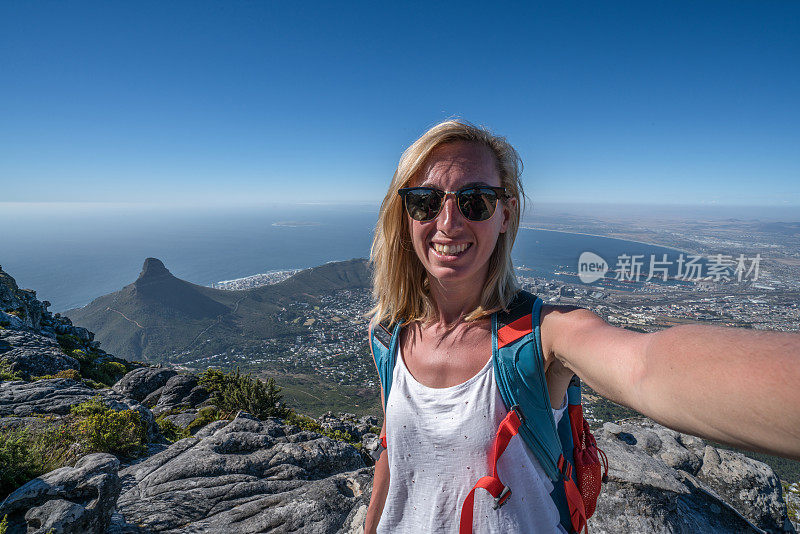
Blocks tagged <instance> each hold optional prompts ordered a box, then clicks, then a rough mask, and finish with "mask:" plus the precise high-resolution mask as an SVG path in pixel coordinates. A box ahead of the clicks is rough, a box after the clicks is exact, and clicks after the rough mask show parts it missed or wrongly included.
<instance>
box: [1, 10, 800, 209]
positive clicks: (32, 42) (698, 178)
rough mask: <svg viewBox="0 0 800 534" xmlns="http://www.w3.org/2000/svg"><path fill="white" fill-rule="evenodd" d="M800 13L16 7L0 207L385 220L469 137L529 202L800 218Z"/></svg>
mask: <svg viewBox="0 0 800 534" xmlns="http://www.w3.org/2000/svg"><path fill="white" fill-rule="evenodd" d="M798 58H800V2H791V1H733V0H731V1H725V2H715V1H703V2H673V1H669V2H586V3H573V2H550V3H536V4H532V3H519V4H499V5H496V6H489V5H488V3H474V4H470V3H467V2H453V3H447V2H442V3H427V2H426V3H413V4H403V5H397V6H388V7H385V6H383V5H381V4H380V3H377V2H369V3H346V4H345V3H342V4H339V3H332V2H326V3H319V4H317V5H314V4H313V3H302V4H300V3H293V2H254V1H248V2H236V1H231V2H202V1H193V2H146V1H139V2H117V1H110V2H107V1H103V2H77V1H76V2H60V1H59V2H49V1H42V2H3V3H2V4H0V202H15V203H19V202H22V203H29V202H104V203H119V202H133V203H139V202H141V203H167V204H172V205H181V204H186V205H192V206H196V205H239V204H260V203H270V202H281V203H289V204H290V203H301V202H312V203H314V202H343V201H359V202H367V203H370V202H377V201H378V200H379V199H380V198H381V197H382V196H383V194H384V192H385V188H386V186H387V184H388V181H389V179H390V177H391V174H392V172H393V170H394V167H395V165H396V163H397V160H398V158H399V156H400V153H401V152H402V150H403V149H404V148H405V147H406V146H407V145H408V144H409V143H411V142H412V141H413V140H414V138H416V137H417V136H418V135H419V134H421V133H422V132H423V131H424V130H425V129H427V128H428V127H430V126H431V125H433V124H434V123H436V122H438V121H440V120H443V119H445V118H448V117H452V116H458V117H462V118H464V119H467V120H469V121H472V122H474V123H478V124H482V125H486V126H488V127H489V128H491V129H492V130H494V131H496V132H497V133H500V134H503V135H506V136H507V137H508V138H509V140H510V141H511V142H512V143H513V144H514V145H515V146H516V147H517V149H518V150H519V152H520V154H521V155H522V157H523V160H524V162H525V174H524V177H525V184H526V187H527V191H528V193H529V195H530V196H531V197H532V198H533V199H534V201H535V202H566V203H570V202H601V203H637V204H643V203H656V204H675V203H677V204H700V205H703V204H716V205H742V204H745V205H749V204H754V205H774V206H783V207H787V206H798V207H800V148H799V147H800V105H798V101H799V100H800V99H798V95H800V67H798V65H800V61H799V60H798Z"/></svg>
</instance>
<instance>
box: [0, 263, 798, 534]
mask: <svg viewBox="0 0 800 534" xmlns="http://www.w3.org/2000/svg"><path fill="white" fill-rule="evenodd" d="M0 310H3V311H0V325H2V326H0V437H2V436H3V433H4V432H10V431H12V430H15V429H16V430H19V429H33V430H35V429H37V428H38V429H41V428H43V427H47V428H58V427H59V425H64V424H66V421H68V420H69V418H70V417H73V416H71V415H70V413H71V410H72V408H73V407H74V406H76V405H81V404H82V403H85V402H86V401H88V400H90V399H97V400H99V401H100V402H101V403H102V404H103V405H104V406H105V407H107V408H109V409H111V410H113V411H115V412H119V413H123V412H127V411H132V412H135V413H136V414H138V420H140V421H141V423H142V425H143V426H142V428H143V436H142V440H143V443H145V444H146V446H145V448H144V449H143V450H139V451H138V452H137V453H136V454H110V453H106V452H85V453H84V452H82V451H78V453H77V454H76V458H75V459H73V460H71V461H70V462H68V464H67V465H65V466H63V467H59V468H57V469H54V470H51V471H49V472H47V473H44V474H42V475H41V476H38V477H36V478H34V479H32V480H30V481H28V482H27V483H21V485H20V486H19V487H17V488H16V489H14V490H13V491H11V492H10V494H9V495H8V496H7V498H6V499H5V500H4V501H3V502H2V503H1V504H0V520H2V518H3V517H6V521H7V530H6V534H17V533H23V532H25V533H42V534H44V533H48V532H52V533H54V534H59V533H73V532H74V533H118V534H123V533H145V532H164V533H179V532H180V533H195V532H196V533H219V532H236V533H240V532H241V533H249V532H309V533H356V532H361V528H362V525H363V521H364V517H365V514H366V508H367V504H368V502H369V496H370V492H371V485H372V467H371V465H372V457H371V454H370V453H371V452H374V450H375V449H376V447H377V436H376V435H375V433H374V432H375V430H376V428H375V427H376V426H377V425H378V423H379V421H378V420H377V419H376V418H374V417H363V418H356V417H355V416H352V415H347V414H339V415H333V414H326V415H325V416H323V417H321V418H319V419H318V420H312V419H310V418H303V417H296V416H292V417H283V418H276V417H267V418H264V419H262V420H260V419H258V418H256V417H254V416H252V415H250V414H249V413H247V412H244V411H240V412H239V413H237V414H233V415H230V416H227V417H224V418H222V419H216V420H213V418H212V419H208V418H207V417H206V416H207V414H208V407H209V406H211V405H212V399H211V396H210V395H209V392H208V391H207V390H206V389H205V388H204V387H203V386H202V385H201V384H200V383H199V381H198V377H197V376H196V375H187V374H178V373H177V372H175V371H174V370H171V369H166V368H159V367H147V366H144V365H140V364H131V363H130V362H125V363H121V362H119V361H118V360H116V359H114V358H113V356H110V355H106V354H105V353H103V352H102V351H100V350H99V347H98V346H97V344H96V342H94V341H93V335H92V334H91V333H90V332H87V331H85V330H84V329H80V328H78V327H74V326H72V325H71V324H69V321H68V320H66V319H64V318H60V317H57V316H53V315H51V314H49V312H47V305H46V303H42V302H39V301H38V300H36V298H35V294H33V293H32V292H26V291H22V290H19V288H17V287H16V284H15V283H13V279H11V278H10V277H9V276H8V275H6V274H5V273H3V272H2V270H0ZM59 336H61V337H59ZM65 336H66V337H65ZM65 340H67V341H68V342H69V343H67V344H66V345H65ZM75 351H78V352H75ZM67 352H68V353H67ZM86 354H90V355H91V358H88V357H86V356H85V355H86ZM109 362H111V363H116V364H119V365H122V366H123V368H124V374H122V375H121V377H120V378H117V379H116V380H113V384H107V383H105V385H106V386H108V385H111V387H103V384H104V383H103V382H100V381H99V379H104V380H106V382H109V381H112V380H108V378H109V377H112V378H113V377H114V375H113V373H111V370H116V371H120V368H119V365H117V366H115V365H111V366H110V367H109V365H108V364H109ZM100 371H103V372H104V373H105V374H103V373H100ZM106 371H107V372H106ZM86 375H90V376H93V377H94V378H90V377H88V376H86ZM207 419H208V420H207ZM165 420H166V421H169V422H170V423H171V424H172V425H173V430H172V431H171V432H172V434H174V431H175V429H177V431H178V432H180V433H181V434H180V435H177V436H176V435H170V436H169V437H171V438H172V439H173V440H175V441H171V440H170V439H167V437H168V436H167V434H169V433H168V432H167V430H166V429H167V427H166V426H164V425H165V423H164V421H165ZM183 436H187V437H183ZM596 437H597V440H598V444H599V445H600V447H601V448H603V449H604V450H605V452H606V453H607V455H608V458H609V463H610V471H609V480H608V483H606V484H605V485H604V487H603V493H602V494H601V497H600V500H599V502H598V509H597V512H596V513H595V515H594V517H593V518H592V519H591V520H590V522H589V529H590V531H591V532H608V533H611V532H613V533H618V532H664V533H667V532H670V533H672V532H686V533H698V532H700V533H702V532H709V533H711V532H736V533H740V532H794V531H795V526H793V525H792V523H791V522H790V521H789V519H788V516H787V506H786V503H785V502H784V499H783V491H782V488H781V484H780V482H779V480H778V478H777V477H776V476H775V474H774V473H773V472H772V470H771V469H770V468H769V467H768V466H767V465H765V464H763V463H760V462H757V461H755V460H751V459H749V458H746V457H744V456H742V455H740V454H738V453H734V452H730V451H724V450H718V449H715V448H713V447H709V446H706V445H704V444H703V442H702V441H701V440H699V439H697V438H694V437H692V436H687V435H685V434H680V433H678V432H674V431H672V430H669V429H666V428H664V427H661V426H659V425H656V424H654V423H652V422H650V421H647V420H644V419H641V420H628V421H625V422H621V423H619V424H615V423H607V424H606V425H604V426H603V427H602V429H600V430H599V431H598V432H597V433H596ZM2 444H3V441H2V440H0V454H2ZM5 467H6V466H3V468H5ZM795 489H796V488H795ZM787 497H788V498H789V500H790V504H792V503H794V504H793V506H795V507H796V506H797V502H796V501H793V500H792V499H797V495H796V493H791V492H790V493H788V494H787ZM0 498H2V496H0ZM512 498H513V497H512ZM1 528H2V527H0V529H1Z"/></svg>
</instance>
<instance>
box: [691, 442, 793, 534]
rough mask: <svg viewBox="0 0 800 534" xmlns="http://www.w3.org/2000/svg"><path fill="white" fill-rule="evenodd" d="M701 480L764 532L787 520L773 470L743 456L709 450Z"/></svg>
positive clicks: (779, 485) (704, 458) (707, 448)
mask: <svg viewBox="0 0 800 534" xmlns="http://www.w3.org/2000/svg"><path fill="white" fill-rule="evenodd" d="M697 476H698V478H699V479H700V480H702V481H703V482H705V484H706V485H707V486H708V487H710V488H711V489H713V490H714V491H715V492H716V493H717V494H718V495H719V496H721V497H722V498H723V499H725V500H726V501H727V502H728V503H730V504H731V505H733V506H734V507H735V508H736V509H737V510H739V511H740V512H742V514H743V515H744V516H745V517H747V518H748V519H750V520H751V521H752V522H753V523H754V524H755V525H756V526H758V527H759V528H761V529H764V530H770V529H774V528H775V525H776V524H781V523H783V519H784V518H785V517H786V505H785V503H784V502H783V498H782V495H781V493H782V491H781V484H780V480H779V479H778V477H777V476H776V475H775V473H774V472H773V471H772V469H771V468H770V467H769V466H768V465H766V464H764V463H761V462H758V461H756V460H753V459H751V458H748V457H746V456H744V455H742V454H739V453H736V452H732V451H726V450H720V449H715V448H713V447H706V454H705V455H704V457H703V466H702V468H701V469H700V472H699V473H698V475H697Z"/></svg>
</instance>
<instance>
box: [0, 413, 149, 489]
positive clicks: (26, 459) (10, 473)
mask: <svg viewBox="0 0 800 534" xmlns="http://www.w3.org/2000/svg"><path fill="white" fill-rule="evenodd" d="M44 419H45V420H47V421H46V424H44V425H42V426H38V425H37V426H36V427H27V428H6V429H0V466H2V469H0V501H1V500H2V499H3V498H4V497H5V496H6V495H8V494H9V493H11V492H12V491H14V490H15V489H16V488H18V487H19V486H20V485H22V484H24V483H26V482H28V481H29V480H31V479H32V478H35V477H38V476H40V475H43V474H44V473H48V472H50V471H52V470H53V469H57V468H59V467H63V466H65V465H69V464H70V463H72V462H74V461H75V460H76V459H77V458H78V456H79V455H83V454H86V453H90V452H110V453H113V454H118V455H124V456H134V455H137V454H139V453H141V452H144V449H145V444H146V442H147V429H146V427H145V424H144V423H143V422H142V419H141V416H140V415H139V412H136V411H134V410H123V411H114V410H112V409H111V408H108V407H107V406H105V405H104V404H103V403H102V402H101V401H100V398H99V397H94V398H92V399H91V400H88V401H86V402H83V403H81V404H78V405H77V406H73V407H72V410H71V411H70V414H69V415H68V416H66V417H65V418H64V419H62V420H60V424H56V419H55V418H53V417H52V416H48V417H45V418H44Z"/></svg>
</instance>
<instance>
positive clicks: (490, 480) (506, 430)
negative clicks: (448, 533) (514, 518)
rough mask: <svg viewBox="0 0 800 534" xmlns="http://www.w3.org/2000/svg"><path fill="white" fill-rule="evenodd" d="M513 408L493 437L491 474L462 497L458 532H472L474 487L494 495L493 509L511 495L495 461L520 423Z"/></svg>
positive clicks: (501, 504) (516, 431)
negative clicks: (462, 502) (465, 496)
mask: <svg viewBox="0 0 800 534" xmlns="http://www.w3.org/2000/svg"><path fill="white" fill-rule="evenodd" d="M515 408H516V406H515V407H513V408H511V411H510V412H508V415H506V418H505V419H503V422H502V423H500V426H499V427H497V436H496V437H495V439H494V444H493V446H492V454H491V456H490V457H489V465H491V466H492V474H491V475H490V476H486V477H483V478H481V479H480V480H478V482H477V483H476V484H475V486H473V488H472V489H471V490H470V492H469V495H467V498H466V499H464V504H463V505H462V506H461V521H460V523H459V527H458V532H459V534H471V533H472V512H473V507H474V504H475V490H476V489H478V488H483V489H485V490H486V491H488V492H489V494H490V495H491V496H492V497H494V509H495V510H497V509H498V508H500V507H501V506H503V505H504V504H505V503H506V501H507V500H508V498H509V497H510V496H511V488H509V487H508V486H506V485H505V484H503V482H502V481H501V480H500V478H498V476H497V461H498V460H499V459H500V456H501V455H502V454H503V452H505V450H506V447H508V443H509V442H510V441H511V438H513V437H514V436H516V435H517V433H518V432H519V426H520V425H521V424H522V422H521V421H520V419H519V415H517V410H516V409H515Z"/></svg>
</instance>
